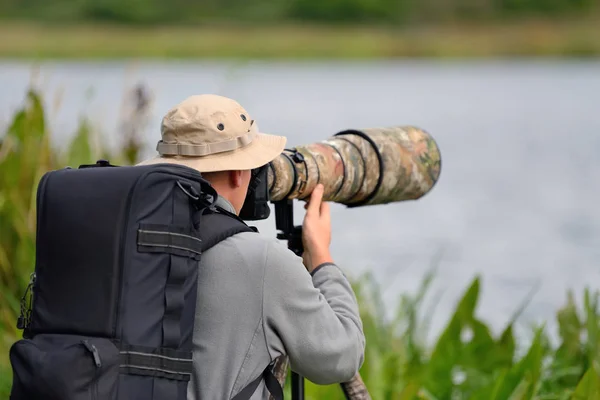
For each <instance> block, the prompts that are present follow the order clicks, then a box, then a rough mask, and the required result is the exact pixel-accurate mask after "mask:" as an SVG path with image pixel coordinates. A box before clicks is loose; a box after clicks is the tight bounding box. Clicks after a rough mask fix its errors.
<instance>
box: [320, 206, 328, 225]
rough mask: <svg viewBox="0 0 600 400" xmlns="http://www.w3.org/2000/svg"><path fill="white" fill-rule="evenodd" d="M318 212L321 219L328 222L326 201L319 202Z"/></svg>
mask: <svg viewBox="0 0 600 400" xmlns="http://www.w3.org/2000/svg"><path fill="white" fill-rule="evenodd" d="M320 211H321V217H323V218H325V219H326V220H328V221H329V219H330V217H329V203H328V202H326V201H322V202H321V207H320Z"/></svg>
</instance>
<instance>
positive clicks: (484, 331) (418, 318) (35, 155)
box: [0, 90, 600, 400]
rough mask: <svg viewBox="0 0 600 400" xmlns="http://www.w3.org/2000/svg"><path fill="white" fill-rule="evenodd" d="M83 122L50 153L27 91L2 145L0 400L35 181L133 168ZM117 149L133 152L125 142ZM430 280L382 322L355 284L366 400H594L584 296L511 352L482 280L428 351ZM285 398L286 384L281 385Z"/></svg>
mask: <svg viewBox="0 0 600 400" xmlns="http://www.w3.org/2000/svg"><path fill="white" fill-rule="evenodd" d="M92 134H93V130H92V129H91V127H90V125H89V124H88V123H87V122H86V121H85V120H82V121H81V123H80V125H79V128H78V130H77V132H76V134H75V136H74V138H73V140H72V142H71V143H70V144H69V145H68V146H67V147H66V148H63V149H57V148H54V147H53V146H52V143H51V140H50V132H49V129H48V127H47V125H46V115H45V110H44V107H43V102H42V99H41V97H40V95H39V94H38V93H36V92H35V91H33V90H32V91H30V92H29V93H28V94H27V97H26V102H25V105H24V106H23V108H22V109H21V110H19V111H18V112H17V113H16V114H15V115H14V117H13V119H12V121H11V122H10V124H9V125H8V128H7V130H6V132H5V135H4V136H3V137H0V285H1V286H0V398H2V399H4V398H8V396H9V392H10V386H11V382H12V372H11V369H10V364H9V361H8V350H9V347H10V346H11V345H12V343H14V342H15V341H16V340H18V339H19V338H20V335H21V332H20V331H18V330H17V329H16V327H15V323H16V319H17V316H18V314H19V300H20V297H21V295H22V293H23V292H24V289H25V287H26V285H27V282H28V279H29V275H30V273H31V272H32V271H33V267H34V263H35V215H36V210H35V195H36V188H37V182H38V180H39V179H40V177H41V175H42V174H43V173H44V172H46V171H48V170H52V169H56V168H62V167H64V166H66V165H70V166H72V167H77V166H78V165H79V164H83V163H90V162H93V161H95V160H96V159H97V158H108V159H110V160H111V161H114V162H115V163H120V164H129V163H133V162H134V161H135V159H136V157H137V155H136V151H135V148H133V147H135V146H133V145H129V146H127V145H126V146H124V149H123V150H122V151H120V152H117V153H111V152H109V151H108V150H107V149H106V148H105V147H104V146H102V145H94V144H93V143H96V141H94V140H92V139H91V138H92ZM124 139H125V142H124V143H129V144H131V143H133V142H132V141H131V140H127V138H124ZM432 279H433V275H432V274H428V275H426V276H425V279H424V280H423V283H422V286H421V288H420V290H419V291H418V293H417V295H415V296H406V295H402V296H401V297H400V304H399V307H398V313H397V315H396V317H395V318H393V319H392V320H388V319H385V318H384V315H385V312H384V306H383V305H382V299H381V296H380V290H379V288H378V285H377V282H376V281H375V280H374V279H373V278H372V276H371V275H370V274H366V275H364V276H361V277H357V278H356V279H354V280H353V286H354V288H355V290H356V294H357V297H358V299H359V303H360V310H361V315H362V319H363V322H364V328H365V334H366V337H367V348H366V360H365V363H364V366H363V367H362V369H361V375H362V377H363V379H364V381H365V383H366V385H367V387H368V388H369V391H370V393H371V396H372V398H373V399H377V400H379V399H381V400H387V399H390V400H391V399H394V400H409V399H422V400H434V399H436V400H454V399H456V400H462V399H465V400H478V399H482V400H521V399H523V400H524V399H539V400H567V399H574V400H575V399H577V400H579V399H590V400H591V399H600V379H599V373H600V365H599V361H600V360H599V358H600V353H599V346H600V334H599V329H600V311H599V309H598V298H599V294H598V293H592V292H590V291H589V290H586V291H585V292H584V293H583V309H578V307H576V304H575V299H574V296H573V294H572V293H569V297H568V302H567V304H565V305H564V307H563V308H562V309H560V310H559V311H558V312H557V314H556V319H557V322H558V326H559V343H558V345H555V346H553V345H551V342H550V340H549V336H548V333H547V332H546V330H545V328H544V327H539V328H536V329H535V330H534V331H533V332H532V337H533V338H532V340H531V343H530V344H529V346H528V348H525V349H523V350H522V351H519V349H518V345H517V341H516V339H515V336H514V332H513V324H512V323H509V324H508V325H507V326H506V328H505V329H504V331H503V332H502V333H501V334H500V335H499V336H497V337H495V336H494V335H492V333H491V331H490V329H489V327H488V326H487V325H486V323H485V321H482V320H480V319H478V318H477V317H476V316H475V310H476V307H477V304H478V300H479V296H480V279H479V277H476V278H474V280H473V281H472V283H471V284H470V285H469V287H467V288H466V290H465V292H464V295H463V296H462V298H461V300H460V301H459V302H458V304H457V306H456V309H455V312H454V314H453V315H452V316H450V318H449V322H448V324H447V326H446V328H445V329H444V330H443V332H442V333H441V335H440V336H439V337H438V339H437V342H436V343H435V344H434V345H433V346H432V347H428V346H427V345H426V343H425V341H424V338H425V337H426V327H427V324H426V319H425V318H424V317H426V316H424V315H423V313H422V312H421V310H422V303H423V298H424V296H425V294H426V293H427V290H428V288H429V285H430V283H431V281H432ZM286 391H287V393H288V396H287V398H289V382H288V384H287V385H286ZM306 392H307V393H306V398H307V399H334V400H335V399H343V395H342V392H341V390H340V388H339V386H337V385H331V386H317V385H314V384H312V383H310V382H306Z"/></svg>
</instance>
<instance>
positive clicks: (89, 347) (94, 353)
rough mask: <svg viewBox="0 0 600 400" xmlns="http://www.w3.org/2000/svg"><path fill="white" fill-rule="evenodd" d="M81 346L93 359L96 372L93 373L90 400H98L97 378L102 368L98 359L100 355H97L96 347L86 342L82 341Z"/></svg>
mask: <svg viewBox="0 0 600 400" xmlns="http://www.w3.org/2000/svg"><path fill="white" fill-rule="evenodd" d="M81 343H83V346H84V347H85V348H86V349H87V350H88V351H89V352H90V353H92V357H93V358H94V364H95V365H96V371H95V372H94V384H93V385H92V400H97V399H98V377H99V375H100V371H101V368H102V360H101V359H100V354H99V353H98V349H97V348H96V346H94V345H93V344H91V343H90V342H88V341H87V340H82V341H81Z"/></svg>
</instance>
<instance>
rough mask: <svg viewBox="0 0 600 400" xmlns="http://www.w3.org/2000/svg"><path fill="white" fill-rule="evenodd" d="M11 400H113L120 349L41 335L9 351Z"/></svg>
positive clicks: (77, 338) (103, 341)
mask: <svg viewBox="0 0 600 400" xmlns="http://www.w3.org/2000/svg"><path fill="white" fill-rule="evenodd" d="M10 362H11V365H12V369H13V386H12V392H11V397H10V399H11V400H25V399H28V400H35V399H44V400H100V399H106V400H116V399H117V384H118V380H119V350H118V349H117V347H116V346H115V345H114V344H113V343H112V342H111V341H110V340H109V339H105V338H98V337H87V336H78V335H50V334H40V335H38V336H36V337H35V338H33V339H22V340H19V341H17V342H16V343H15V344H13V346H12V347H11V349H10Z"/></svg>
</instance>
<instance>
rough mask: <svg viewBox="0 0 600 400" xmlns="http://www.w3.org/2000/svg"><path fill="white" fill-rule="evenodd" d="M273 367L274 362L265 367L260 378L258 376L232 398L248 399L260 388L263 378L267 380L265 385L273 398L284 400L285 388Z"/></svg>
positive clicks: (234, 399)
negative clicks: (274, 372)
mask: <svg viewBox="0 0 600 400" xmlns="http://www.w3.org/2000/svg"><path fill="white" fill-rule="evenodd" d="M272 367H273V363H271V364H269V366H268V367H267V368H265V370H264V371H263V373H262V374H261V375H259V376H258V378H256V379H255V380H253V381H252V382H251V383H250V384H249V385H248V386H246V387H245V388H243V389H242V390H241V391H240V392H239V393H238V394H236V395H235V397H234V398H233V399H231V400H247V399H249V398H250V397H252V395H253V394H254V392H255V391H256V388H258V385H259V384H260V381H261V380H263V379H264V380H265V386H266V387H267V389H268V390H269V392H270V393H271V395H272V396H273V398H274V399H275V400H283V389H282V387H281V385H279V381H278V380H277V378H275V375H273V371H272V370H271V368H272Z"/></svg>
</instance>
